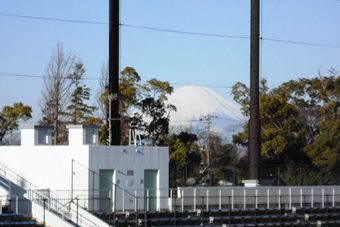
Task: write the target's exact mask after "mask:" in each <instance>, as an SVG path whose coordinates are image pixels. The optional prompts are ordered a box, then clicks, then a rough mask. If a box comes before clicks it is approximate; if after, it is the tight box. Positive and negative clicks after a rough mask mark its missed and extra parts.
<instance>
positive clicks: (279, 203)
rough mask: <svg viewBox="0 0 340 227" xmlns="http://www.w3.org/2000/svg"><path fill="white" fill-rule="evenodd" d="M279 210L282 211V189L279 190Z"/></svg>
mask: <svg viewBox="0 0 340 227" xmlns="http://www.w3.org/2000/svg"><path fill="white" fill-rule="evenodd" d="M278 206H279V209H281V188H279V204H278Z"/></svg>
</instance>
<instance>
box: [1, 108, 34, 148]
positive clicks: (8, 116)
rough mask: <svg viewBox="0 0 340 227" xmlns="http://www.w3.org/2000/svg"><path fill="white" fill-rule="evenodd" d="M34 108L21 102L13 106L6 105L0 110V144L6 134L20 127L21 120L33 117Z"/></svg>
mask: <svg viewBox="0 0 340 227" xmlns="http://www.w3.org/2000/svg"><path fill="white" fill-rule="evenodd" d="M31 114H32V108H31V107H30V106H26V105H24V104H22V103H21V102H17V103H14V104H13V105H12V106H4V107H3V108H2V112H0V144H1V143H2V141H3V138H4V137H5V135H6V134H8V133H11V132H13V131H14V130H16V129H18V123H19V121H20V120H23V121H27V120H29V119H30V118H32V115H31Z"/></svg>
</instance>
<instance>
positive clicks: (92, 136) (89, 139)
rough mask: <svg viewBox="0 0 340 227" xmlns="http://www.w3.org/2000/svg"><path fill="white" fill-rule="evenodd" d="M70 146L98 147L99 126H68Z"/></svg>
mask: <svg viewBox="0 0 340 227" xmlns="http://www.w3.org/2000/svg"><path fill="white" fill-rule="evenodd" d="M67 128H68V143H69V145H98V144H99V140H98V131H99V126H97V125H68V126H67Z"/></svg>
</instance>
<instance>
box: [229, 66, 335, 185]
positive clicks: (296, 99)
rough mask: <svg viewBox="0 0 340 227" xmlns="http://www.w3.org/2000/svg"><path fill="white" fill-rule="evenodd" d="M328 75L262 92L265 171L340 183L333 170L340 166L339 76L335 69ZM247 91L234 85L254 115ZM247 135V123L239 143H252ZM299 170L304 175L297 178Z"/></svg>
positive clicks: (291, 179) (288, 180)
mask: <svg viewBox="0 0 340 227" xmlns="http://www.w3.org/2000/svg"><path fill="white" fill-rule="evenodd" d="M329 74H330V75H329V76H321V74H320V73H319V76H318V77H315V78H311V79H307V78H301V79H298V80H291V81H288V82H286V83H283V84H282V85H280V86H279V87H277V88H275V89H272V90H270V91H269V89H267V88H265V89H263V88H262V90H261V96H260V117H261V140H262V141H261V143H262V145H261V155H262V160H263V167H262V170H263V171H262V172H264V173H265V174H266V176H269V175H272V176H274V175H276V177H277V178H278V179H280V180H279V181H278V182H279V183H280V181H282V183H285V184H295V183H296V182H297V181H299V182H300V183H305V184H310V183H315V182H316V181H318V180H319V181H323V183H327V182H328V183H332V182H333V183H335V182H337V181H336V180H335V179H339V177H338V176H336V174H334V173H335V172H336V170H339V168H340V162H339V160H340V153H339V147H340V140H339V138H340V135H339V127H340V126H339V114H338V113H339V112H340V111H339V110H340V108H339V107H340V98H339V97H340V78H339V76H338V73H337V72H336V71H335V70H334V69H331V70H330V71H329ZM262 84H263V85H264V87H265V83H262ZM248 93H249V89H248V88H247V87H246V86H245V85H243V84H241V83H237V84H235V86H234V87H233V94H234V99H235V100H236V101H237V102H238V103H240V104H241V105H242V112H243V114H244V115H245V116H248V113H249V101H248V99H249V94H248ZM247 134H248V129H247V125H244V130H243V131H242V132H240V133H238V134H236V135H235V136H234V138H233V139H234V142H235V143H237V144H240V145H247V143H248V141H247ZM280 165H281V166H280ZM295 170H297V171H298V172H296V171H295ZM297 173H298V174H299V175H300V176H302V175H303V176H304V178H303V179H302V177H298V178H297V177H296V174H297ZM321 176H322V177H321ZM334 180H335V181H334Z"/></svg>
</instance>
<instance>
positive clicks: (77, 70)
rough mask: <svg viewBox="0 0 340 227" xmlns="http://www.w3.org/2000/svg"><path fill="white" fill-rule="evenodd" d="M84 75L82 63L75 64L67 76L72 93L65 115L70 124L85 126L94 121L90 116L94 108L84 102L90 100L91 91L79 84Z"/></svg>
mask: <svg viewBox="0 0 340 227" xmlns="http://www.w3.org/2000/svg"><path fill="white" fill-rule="evenodd" d="M84 73H85V68H84V65H83V64H82V63H76V64H75V65H74V71H73V73H72V74H70V75H69V78H70V80H71V82H72V85H71V89H73V92H72V93H71V99H70V103H69V104H68V105H67V107H66V109H67V111H68V112H67V115H69V117H70V119H69V122H70V123H72V124H86V123H92V122H93V121H96V120H95V119H93V116H92V115H93V112H94V111H95V110H96V107H94V106H89V105H87V104H86V101H88V100H89V99H90V96H91V90H90V88H88V87H86V85H85V84H82V83H81V81H82V80H83V77H84Z"/></svg>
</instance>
